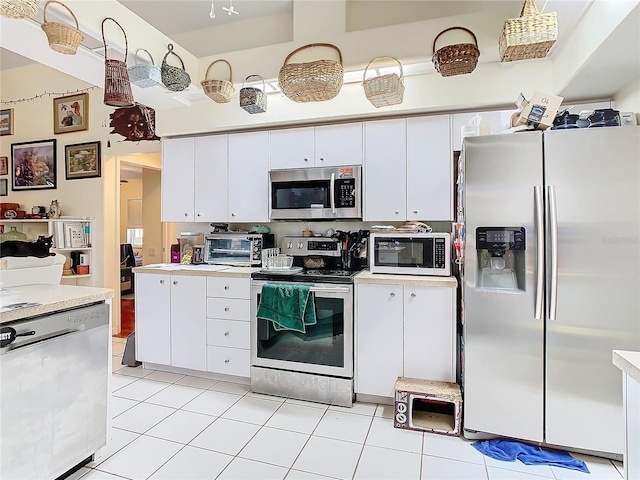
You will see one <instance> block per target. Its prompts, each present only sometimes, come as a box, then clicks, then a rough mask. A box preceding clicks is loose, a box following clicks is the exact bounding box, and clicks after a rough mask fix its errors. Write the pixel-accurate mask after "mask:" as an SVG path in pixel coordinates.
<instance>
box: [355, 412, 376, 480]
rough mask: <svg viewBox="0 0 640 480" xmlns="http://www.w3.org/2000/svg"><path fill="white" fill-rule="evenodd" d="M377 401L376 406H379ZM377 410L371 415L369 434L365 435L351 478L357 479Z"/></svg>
mask: <svg viewBox="0 0 640 480" xmlns="http://www.w3.org/2000/svg"><path fill="white" fill-rule="evenodd" d="M377 405H378V404H377V403H376V408H378V407H377ZM375 415H376V412H375V410H374V411H373V416H372V417H371V421H370V422H369V428H368V429H367V434H366V435H365V436H364V440H363V441H362V448H361V449H360V455H358V460H357V461H356V467H355V468H354V469H353V473H352V474H351V478H352V479H355V477H356V472H357V471H358V467H359V466H360V460H362V454H363V453H364V446H365V445H366V443H367V438H369V434H370V433H371V427H372V426H373V419H374V418H375Z"/></svg>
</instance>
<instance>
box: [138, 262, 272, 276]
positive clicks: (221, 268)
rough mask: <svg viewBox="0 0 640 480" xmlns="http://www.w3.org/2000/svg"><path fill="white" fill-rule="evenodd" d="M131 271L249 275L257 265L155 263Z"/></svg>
mask: <svg viewBox="0 0 640 480" xmlns="http://www.w3.org/2000/svg"><path fill="white" fill-rule="evenodd" d="M132 271H133V273H162V274H167V273H169V274H171V275H199V276H207V277H251V274H252V273H253V272H259V271H260V268H259V267H232V266H229V265H208V264H203V265H190V264H187V265H183V264H181V263H156V264H152V265H144V266H142V267H136V268H134V269H133V270H132Z"/></svg>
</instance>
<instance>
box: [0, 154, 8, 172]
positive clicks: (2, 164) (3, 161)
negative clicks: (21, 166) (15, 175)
mask: <svg viewBox="0 0 640 480" xmlns="http://www.w3.org/2000/svg"><path fill="white" fill-rule="evenodd" d="M7 173H9V158H8V157H0V175H6V174H7Z"/></svg>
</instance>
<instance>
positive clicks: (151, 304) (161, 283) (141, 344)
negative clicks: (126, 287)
mask: <svg viewBox="0 0 640 480" xmlns="http://www.w3.org/2000/svg"><path fill="white" fill-rule="evenodd" d="M169 279H170V276H169V275H164V274H161V275H157V274H155V273H147V274H145V273H137V274H136V276H135V283H136V289H135V290H136V315H135V317H136V358H137V359H138V360H140V361H141V362H150V363H158V364H160V365H171V324H170V311H171V288H170V285H171V284H170V282H169Z"/></svg>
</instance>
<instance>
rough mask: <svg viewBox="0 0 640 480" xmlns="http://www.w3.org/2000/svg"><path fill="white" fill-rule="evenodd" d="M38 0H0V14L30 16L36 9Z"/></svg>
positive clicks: (20, 16)
mask: <svg viewBox="0 0 640 480" xmlns="http://www.w3.org/2000/svg"><path fill="white" fill-rule="evenodd" d="M39 3H40V1H39V0H0V15H2V16H3V17H8V18H31V17H33V16H34V15H35V14H36V12H37V11H38V5H39Z"/></svg>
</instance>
